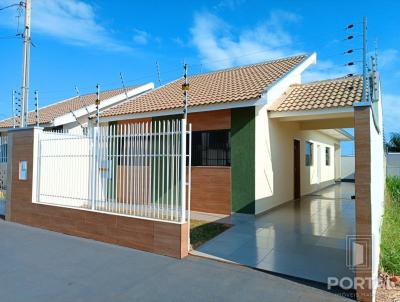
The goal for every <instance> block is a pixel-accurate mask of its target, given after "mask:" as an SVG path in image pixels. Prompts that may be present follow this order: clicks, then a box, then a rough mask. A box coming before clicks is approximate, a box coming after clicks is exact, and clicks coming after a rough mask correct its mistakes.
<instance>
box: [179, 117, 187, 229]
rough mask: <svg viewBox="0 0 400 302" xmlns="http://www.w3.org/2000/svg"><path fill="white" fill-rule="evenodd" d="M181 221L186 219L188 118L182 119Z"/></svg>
mask: <svg viewBox="0 0 400 302" xmlns="http://www.w3.org/2000/svg"><path fill="white" fill-rule="evenodd" d="M180 191H181V194H180V195H181V222H182V223H184V222H185V219H186V217H185V216H186V215H185V210H186V119H182V120H181V190H180Z"/></svg>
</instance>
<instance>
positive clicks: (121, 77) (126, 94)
mask: <svg viewBox="0 0 400 302" xmlns="http://www.w3.org/2000/svg"><path fill="white" fill-rule="evenodd" d="M119 77H120V79H121V83H122V88H124V92H125V96H126V98H128V92H127V91H126V87H125V82H124V77H123V76H122V72H120V73H119Z"/></svg>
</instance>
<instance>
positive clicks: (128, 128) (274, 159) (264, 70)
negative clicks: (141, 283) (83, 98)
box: [6, 53, 384, 301]
mask: <svg viewBox="0 0 400 302" xmlns="http://www.w3.org/2000/svg"><path fill="white" fill-rule="evenodd" d="M315 63H316V54H315V53H313V54H309V55H296V56H292V57H287V58H282V59H277V60H272V61H266V62H262V63H258V64H253V65H248V66H241V67H236V68H230V69H224V70H219V71H214V72H209V73H204V74H198V75H193V76H190V77H189V85H190V90H189V103H188V105H189V107H188V122H189V123H190V125H191V127H192V128H191V129H192V136H191V138H192V144H191V145H189V147H190V148H188V149H191V164H192V167H191V170H187V161H186V159H187V153H185V148H186V141H185V140H186V138H187V133H188V131H187V129H186V128H184V126H185V123H186V120H182V121H180V122H179V123H176V122H175V121H174V120H177V119H182V112H183V95H182V83H183V81H182V79H177V80H175V81H173V82H171V83H168V84H166V85H164V86H161V87H159V88H157V89H154V90H149V91H147V92H144V91H142V92H143V93H142V94H140V95H137V96H132V97H128V98H126V96H125V97H121V102H120V103H119V104H115V105H114V106H110V107H109V108H104V110H102V113H101V116H100V123H101V125H103V126H105V127H99V128H94V129H93V133H92V135H89V136H79V138H78V139H77V137H76V136H75V135H72V136H71V135H66V134H63V135H58V134H54V133H50V132H47V133H42V130H41V129H38V128H25V129H21V131H16V130H11V131H8V135H9V136H8V138H9V139H10V141H9V142H8V150H10V152H8V153H9V157H8V159H7V169H8V171H7V172H8V175H10V176H11V179H10V181H9V182H8V184H9V186H8V187H7V196H8V197H9V200H8V201H9V205H10V206H9V207H8V212H7V214H8V215H7V216H6V217H7V219H9V220H11V221H14V222H18V223H24V224H29V225H32V226H36V227H43V228H47V229H51V230H55V231H59V232H64V233H67V234H71V235H77V236H83V237H87V238H92V239H96V240H102V241H105V242H110V243H116V244H121V245H125V246H129V247H133V248H139V249H142V250H145V251H150V252H156V253H160V254H163V255H169V256H174V257H177V258H183V257H185V256H186V255H187V254H188V249H189V233H190V231H189V223H190V215H189V214H190V211H188V209H187V204H188V203H189V199H190V198H191V204H190V205H191V206H190V209H189V210H195V211H201V212H209V213H217V214H228V215H229V214H231V213H245V214H250V215H246V217H251V218H254V217H256V216H259V215H260V214H263V213H265V212H270V211H271V210H272V209H274V210H279V208H281V206H282V208H284V204H285V203H286V202H288V201H291V200H297V199H298V198H301V197H302V196H304V195H307V194H310V193H313V192H316V191H319V190H320V189H323V188H327V187H329V186H330V185H333V184H335V182H336V181H337V180H340V175H341V171H340V164H339V159H340V153H341V151H340V142H341V141H344V140H353V139H354V146H355V184H354V185H353V184H351V186H353V189H355V190H354V191H355V199H352V198H351V196H348V198H346V205H345V207H346V208H347V209H348V210H349V211H348V212H346V213H344V214H345V215H341V214H342V212H341V211H340V210H341V208H342V206H343V203H342V202H341V200H342V199H343V198H342V196H340V194H341V192H340V189H339V190H338V191H339V192H338V195H339V196H338V197H337V196H336V195H335V193H336V192H334V194H333V195H332V196H327V198H326V200H327V201H326V202H325V203H328V206H324V205H322V210H321V209H320V208H319V209H316V208H318V207H319V206H320V205H321V203H319V204H318V203H317V204H316V207H314V208H313V207H312V205H310V203H308V204H307V200H306V201H305V203H306V204H304V199H303V200H302V199H300V202H294V203H292V204H294V206H292V207H289V208H287V207H286V208H285V212H284V213H282V215H281V216H280V217H278V219H277V220H278V223H279V222H280V221H279V220H285V219H286V218H287V217H288V220H290V221H289V222H290V227H289V229H286V230H285V231H284V232H283V233H282V232H278V231H279V230H276V229H274V226H273V227H272V230H271V228H270V229H269V230H267V231H272V232H273V235H274V236H273V238H271V242H275V241H278V240H281V239H282V238H278V237H284V238H283V239H285V240H286V239H287V240H289V241H290V240H292V242H291V243H292V245H291V248H289V249H293V251H292V256H293V257H289V258H290V259H289V258H288V257H287V256H282V254H281V251H278V252H277V253H276V254H275V255H274V257H275V256H276V259H273V260H277V261H274V264H275V263H276V262H279V263H281V264H282V263H283V264H285V265H286V263H287V262H288V260H290V262H292V263H293V262H296V263H295V265H296V266H300V265H298V264H299V263H300V264H304V262H305V259H306V258H307V257H308V258H309V255H308V254H307V253H304V251H303V253H302V254H301V255H300V253H299V254H297V248H299V245H300V244H301V245H302V247H303V248H304V245H305V244H307V243H304V242H302V238H303V237H302V231H303V230H302V229H301V228H299V225H301V223H302V222H303V221H304V220H305V221H306V222H307V223H309V225H307V226H309V227H310V228H311V229H312V231H314V228H315V226H324V225H325V226H326V227H327V223H329V224H331V225H333V226H334V227H336V231H338V233H336V237H334V238H322V239H327V240H328V244H332V245H335V244H338V243H339V244H340V245H342V246H345V244H346V243H347V242H346V238H345V237H346V236H347V235H349V234H350V235H353V236H354V237H352V238H350V239H352V240H353V241H351V242H350V250H349V251H347V250H345V248H343V247H342V248H341V251H340V252H341V255H342V256H343V257H342V258H341V259H339V261H332V262H331V263H330V265H331V268H332V266H333V267H336V266H339V265H341V266H346V270H348V269H350V270H352V272H353V270H354V272H355V277H356V278H361V279H357V280H356V281H355V283H354V286H355V287H356V290H357V298H358V299H359V300H360V301H373V300H374V298H373V297H374V292H375V290H376V288H377V284H378V281H377V276H378V267H379V244H380V224H381V221H382V219H381V217H382V214H383V200H384V198H383V196H384V168H383V167H384V150H383V121H382V101H381V92H380V86H379V74H378V73H377V71H376V70H372V71H371V74H370V75H369V79H367V77H360V76H352V77H345V78H337V79H328V80H323V81H318V82H312V83H306V84H304V83H302V73H303V72H304V71H305V70H306V69H307V68H308V67H309V66H311V65H312V64H315ZM367 80H369V83H370V85H369V87H368V86H367V84H366V83H367ZM367 88H368V89H367ZM104 103H106V102H105V101H104V102H103V104H104ZM81 108H82V107H81ZM92 109H94V108H93V107H92ZM81 110H82V109H81ZM91 112H92V113H93V112H94V110H92V111H91ZM69 113H70V112H69V111H65V112H64V115H65V116H64V115H63V118H62V119H61V118H50V119H48V121H47V122H45V123H43V125H48V126H49V128H50V129H51V128H53V129H54V127H57V126H59V125H62V126H63V128H64V127H66V128H67V127H68V125H69V124H71V123H72V124H73V125H74V127H71V128H72V129H74V128H76V127H78V126H77V125H76V124H74V123H75V122H76V120H74V118H75V116H76V115H77V114H76V113H74V114H72V113H71V114H69ZM82 114H83V113H82ZM83 115H85V116H86V118H87V116H90V114H89V113H87V115H86V114H83ZM66 116H68V118H67V117H66ZM171 120H172V121H173V122H172V123H171V122H169V121H171ZM56 121H58V122H56ZM62 121H65V122H62ZM86 122H87V120H86ZM143 122H145V123H143ZM149 122H150V123H149ZM46 123H47V124H46ZM138 123H141V124H138ZM31 124H32V123H31ZM78 124H79V123H78ZM149 125H150V127H149ZM153 125H158V127H153ZM160 125H162V128H161V127H160ZM164 125H167V127H166V128H165V127H164ZM171 125H173V127H172V128H171ZM343 128H354V137H353V136H351V135H350V134H349V133H347V132H346V131H344V130H342V129H343ZM171 129H172V130H171ZM189 138H190V136H189ZM79 140H80V141H81V142H82V143H79ZM10 142H11V143H10ZM171 142H172V144H171ZM171 145H172V146H173V147H172V148H171ZM39 146H40V147H39ZM60 146H62V147H60ZM75 146H78V147H75ZM82 163H84V164H82ZM22 168H24V169H22ZM25 168H26V169H25ZM185 171H187V172H191V173H190V174H189V173H185ZM21 172H26V173H21ZM186 174H188V175H189V176H190V175H191V179H190V178H189V180H191V182H190V181H189V182H188V181H187V179H186ZM171 176H172V177H171ZM79 177H81V178H79ZM82 179H84V181H82ZM347 184H348V183H347ZM187 187H189V188H190V187H191V194H186V189H187ZM334 188H336V185H335V187H334ZM66 189H68V192H66ZM156 189H157V190H156ZM63 190H64V191H65V192H64V191H63ZM170 193H172V194H170ZM82 194H83V195H84V196H82ZM187 197H190V198H187ZM314 197H315V196H314ZM315 198H317V199H318V196H317V197H315ZM59 199H62V200H61V201H59ZM320 199H322V198H320ZM297 201H299V200H297ZM76 202H78V205H77V204H76ZM302 207H303V208H304V207H305V208H307V210H309V212H306V213H305V214H306V215H303V216H299V215H295V212H296V211H298V210H299V209H300V210H301V209H302ZM338 209H339V210H338ZM271 212H272V211H271ZM317 212H318V213H317ZM316 213H317V214H316ZM234 216H238V215H234ZM239 216H240V217H243V216H245V215H239ZM328 220H329V221H328ZM268 223H269V222H268ZM344 224H346V225H344ZM254 226H255V227H256V228H254ZM246 231H247V232H258V229H257V225H256V224H250V227H248V228H247V230H245V232H246ZM319 231H320V230H316V232H319ZM228 232H229V231H228ZM228 232H225V234H226V233H228ZM243 235H244V234H241V236H238V237H236V238H234V239H235V240H244V241H246V240H247V239H248V237H246V236H243ZM292 235H293V236H292ZM240 237H241V238H242V239H240ZM287 237H290V238H289V239H288V238H287ZM309 237H311V241H312V242H313V244H314V243H316V240H317V239H321V238H316V237H318V235H315V234H314V233H313V234H311V236H309ZM246 238H247V239H246ZM330 239H332V240H330ZM251 240H252V241H253V239H251ZM248 241H250V240H248ZM338 241H339V242H338ZM231 242H232V241H231ZM233 243H234V244H236V243H237V242H233ZM252 243H258V242H254V241H253V242H252ZM269 243H270V242H268V244H269ZM220 244H222V245H223V250H224V251H225V252H227V250H229V252H233V251H232V250H230V248H231V247H230V246H229V244H228V245H227V244H226V241H222V242H220ZM245 244H247V241H246V243H245ZM312 247H314V245H313V246H312ZM353 248H354V249H353ZM232 249H233V248H232ZM284 249H286V250H287V248H284ZM309 250H310V249H309ZM311 250H312V249H311ZM337 250H339V249H338V248H335V247H332V246H324V247H323V249H318V250H317V253H314V256H315V257H318V258H319V259H318V261H316V259H314V258H312V261H313V263H312V264H311V266H313V265H314V264H315V266H316V267H317V268H318V269H319V268H321V270H324V273H326V267H325V266H324V265H326V264H329V262H330V260H331V259H332V255H333V254H335V253H336V254H337ZM320 251H321V253H320ZM324 251H325V253H323V252H324ZM346 252H348V253H349V254H346ZM252 253H253V254H255V255H257V254H258V250H257V244H253V250H252V251H250V254H252ZM358 253H361V254H358ZM346 256H350V257H348V258H346ZM302 257H303V258H302ZM348 259H356V260H357V261H359V260H361V261H359V262H357V263H352V262H351V261H350V263H349V264H348V263H347V262H346V260H348ZM314 262H315V263H314ZM278 273H280V272H278ZM289 273H293V272H292V271H291V272H289ZM317 273H321V272H320V271H319V272H317ZM327 273H330V271H327ZM300 277H304V276H300ZM325 280H326V279H325ZM345 280H348V279H345ZM371 280H372V281H371ZM350 281H352V280H351V279H350ZM360 281H361V282H360ZM369 281H371V282H370V283H369Z"/></svg>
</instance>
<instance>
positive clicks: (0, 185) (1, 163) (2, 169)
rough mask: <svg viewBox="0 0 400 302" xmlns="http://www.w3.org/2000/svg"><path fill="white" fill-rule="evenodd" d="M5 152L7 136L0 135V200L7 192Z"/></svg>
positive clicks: (6, 155) (6, 157) (6, 160)
mask: <svg viewBox="0 0 400 302" xmlns="http://www.w3.org/2000/svg"><path fill="white" fill-rule="evenodd" d="M7 152H8V151H7V136H0V200H4V199H5V198H6V193H7V162H8V154H7Z"/></svg>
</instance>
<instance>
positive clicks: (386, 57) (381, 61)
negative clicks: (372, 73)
mask: <svg viewBox="0 0 400 302" xmlns="http://www.w3.org/2000/svg"><path fill="white" fill-rule="evenodd" d="M399 58H400V56H399V51H398V50H397V49H394V48H388V49H385V50H383V51H382V52H380V53H378V65H379V66H380V67H381V68H387V69H391V68H393V67H395V66H394V65H395V64H396V63H398V61H399Z"/></svg>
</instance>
